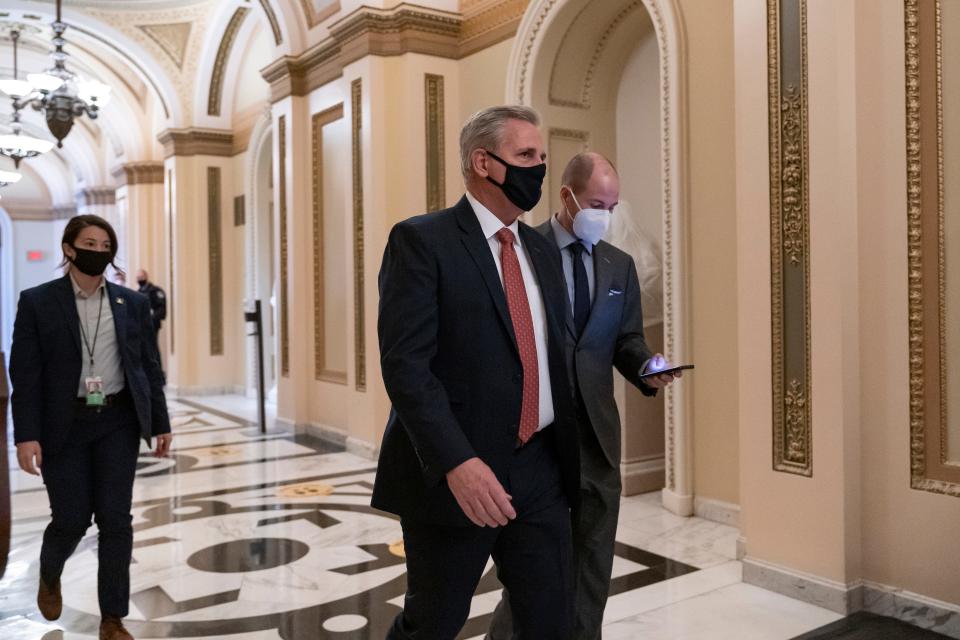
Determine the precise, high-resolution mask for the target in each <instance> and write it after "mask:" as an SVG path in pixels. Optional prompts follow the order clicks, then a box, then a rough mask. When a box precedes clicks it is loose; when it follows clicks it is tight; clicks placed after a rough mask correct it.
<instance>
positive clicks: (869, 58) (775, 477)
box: [735, 0, 960, 603]
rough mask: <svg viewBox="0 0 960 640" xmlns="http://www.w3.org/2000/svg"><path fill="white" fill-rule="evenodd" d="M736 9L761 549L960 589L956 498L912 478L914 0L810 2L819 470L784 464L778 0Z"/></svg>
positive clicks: (741, 240) (749, 404) (747, 468)
mask: <svg viewBox="0 0 960 640" xmlns="http://www.w3.org/2000/svg"><path fill="white" fill-rule="evenodd" d="M735 23H736V36H737V38H736V42H737V52H736V62H737V67H736V68H737V74H736V88H737V95H736V107H737V217H738V225H737V237H738V248H739V251H738V256H737V263H738V264H737V275H738V288H739V292H740V298H739V303H740V304H739V314H738V318H739V334H740V336H741V344H742V347H741V349H740V366H739V378H740V382H741V387H740V408H741V429H740V440H741V445H742V454H741V483H740V485H741V505H742V520H741V522H742V529H743V531H742V532H743V535H744V536H745V538H746V550H747V557H748V560H749V559H756V560H761V561H765V562H769V563H774V564H777V565H781V566H783V567H786V568H787V569H788V570H789V571H792V572H801V573H806V574H812V575H813V576H816V577H818V578H821V579H826V580H828V581H832V582H830V583H828V584H832V585H835V587H836V588H841V589H842V588H843V587H844V586H845V585H846V586H853V585H856V584H858V583H859V581H860V580H865V581H867V582H868V583H879V584H882V585H887V586H892V587H896V588H900V589H905V590H907V591H912V592H915V593H919V594H923V595H925V596H928V597H932V598H935V599H939V600H943V601H947V602H954V603H956V602H960V582H958V581H957V580H956V575H955V572H954V571H952V570H949V569H948V567H952V566H953V565H955V564H956V563H955V558H956V532H957V531H958V530H960V509H958V508H957V503H956V499H955V498H949V497H945V496H940V495H934V494H929V493H924V492H919V491H914V490H912V489H910V457H909V453H910V452H909V442H910V440H909V406H908V402H909V391H908V377H907V373H908V372H907V363H908V352H907V347H908V335H907V272H906V266H907V255H906V240H907V239H906V167H905V162H906V155H905V145H906V139H905V124H904V123H905V113H904V102H905V95H904V86H905V81H904V49H903V42H904V34H903V28H904V20H903V6H902V5H901V4H898V3H883V4H877V3H874V2H867V1H860V2H852V1H851V2H843V3H828V2H811V3H808V55H809V67H808V69H809V95H810V111H809V145H810V169H809V171H810V173H809V176H810V236H811V237H810V242H811V273H810V278H811V282H810V287H811V305H812V314H811V322H812V334H811V338H812V360H813V391H812V410H813V477H812V478H804V477H800V476H793V475H788V474H784V473H776V472H773V471H772V470H771V450H772V443H771V426H770V425H771V421H772V417H771V410H770V406H771V397H770V363H771V360H770V346H769V338H767V337H766V336H769V335H770V333H769V332H770V326H769V322H770V320H769V319H770V294H769V291H770V281H769V278H770V272H769V224H770V223H769V192H768V176H767V171H768V168H767V167H768V165H767V157H768V146H767V143H768V136H767V116H766V110H767V103H766V3H765V2H764V1H763V0H750V1H745V2H741V3H737V5H736V14H735ZM758 336H759V337H760V339H758Z"/></svg>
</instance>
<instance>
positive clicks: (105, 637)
mask: <svg viewBox="0 0 960 640" xmlns="http://www.w3.org/2000/svg"><path fill="white" fill-rule="evenodd" d="M100 640H133V636H132V635H130V632H129V631H127V630H126V629H124V628H123V620H122V619H121V618H118V617H116V616H103V619H102V620H100Z"/></svg>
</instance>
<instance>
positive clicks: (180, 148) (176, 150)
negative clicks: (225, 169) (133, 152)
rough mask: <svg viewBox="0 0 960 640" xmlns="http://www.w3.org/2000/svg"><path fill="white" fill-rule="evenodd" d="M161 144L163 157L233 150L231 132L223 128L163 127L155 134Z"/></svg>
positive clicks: (218, 154) (222, 153)
mask: <svg viewBox="0 0 960 640" xmlns="http://www.w3.org/2000/svg"><path fill="white" fill-rule="evenodd" d="M157 140H159V141H160V144H162V145H163V157H164V158H170V157H172V156H226V157H230V156H232V155H233V154H234V151H233V133H232V132H230V131H229V130H225V129H201V128H198V127H191V128H188V129H164V130H163V131H161V132H160V133H159V134H158V135H157Z"/></svg>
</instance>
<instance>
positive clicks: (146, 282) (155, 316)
mask: <svg viewBox="0 0 960 640" xmlns="http://www.w3.org/2000/svg"><path fill="white" fill-rule="evenodd" d="M137 286H138V287H139V288H138V289H137V290H138V291H139V292H140V293H142V294H143V295H145V296H147V299H148V300H149V301H150V322H151V324H152V325H153V342H154V344H156V347H157V360H160V327H161V326H162V325H163V321H164V320H166V319H167V294H166V293H165V292H164V291H163V289H161V288H160V287H158V286H157V285H155V284H153V283H152V282H150V274H148V273H147V271H146V269H140V270H139V271H137ZM160 364H161V372H162V370H163V362H162V360H161V362H160ZM163 378H164V382H166V378H167V376H166V374H163Z"/></svg>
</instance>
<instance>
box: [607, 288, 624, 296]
mask: <svg viewBox="0 0 960 640" xmlns="http://www.w3.org/2000/svg"><path fill="white" fill-rule="evenodd" d="M607 295H608V296H619V295H623V291H621V290H620V289H610V290H608V291H607Z"/></svg>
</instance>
